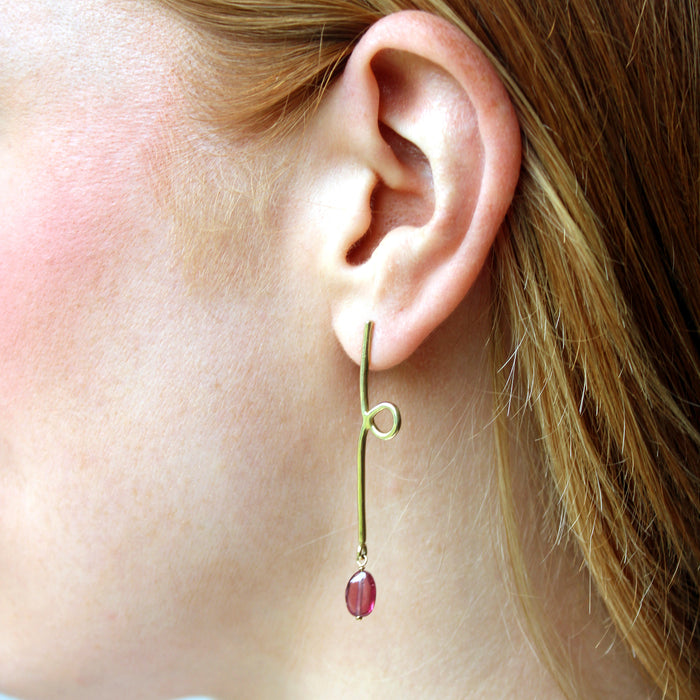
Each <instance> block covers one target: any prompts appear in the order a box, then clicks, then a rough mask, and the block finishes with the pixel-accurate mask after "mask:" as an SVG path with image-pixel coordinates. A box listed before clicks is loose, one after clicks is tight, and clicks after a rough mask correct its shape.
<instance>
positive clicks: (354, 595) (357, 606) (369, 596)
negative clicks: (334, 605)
mask: <svg viewBox="0 0 700 700" xmlns="http://www.w3.org/2000/svg"><path fill="white" fill-rule="evenodd" d="M376 600H377V586H376V584H375V583H374V578H373V577H372V574H370V573H369V572H368V571H364V569H360V571H358V572H356V573H355V574H353V576H352V578H351V579H350V580H349V581H348V585H347V586H346V588H345V603H346V605H347V606H348V610H349V611H350V614H351V615H354V616H355V617H356V618H357V619H358V620H361V619H362V618H363V617H365V616H366V615H369V614H370V613H371V612H372V610H374V603H375V601H376Z"/></svg>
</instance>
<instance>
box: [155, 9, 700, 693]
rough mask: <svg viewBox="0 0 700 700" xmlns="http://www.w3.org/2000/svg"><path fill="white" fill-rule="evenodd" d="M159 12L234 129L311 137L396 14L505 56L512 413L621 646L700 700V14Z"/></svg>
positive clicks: (498, 281)
mask: <svg viewBox="0 0 700 700" xmlns="http://www.w3.org/2000/svg"><path fill="white" fill-rule="evenodd" d="M163 2H164V3H165V4H166V5H168V6H170V7H172V8H173V9H175V10H177V11H178V12H179V13H180V14H181V15H183V16H185V17H187V18H188V19H189V20H190V21H191V26H192V27H193V28H195V31H197V32H199V33H200V34H201V36H202V41H201V42H200V43H201V47H200V48H201V51H202V54H201V55H200V60H201V62H202V65H207V66H208V70H209V71H211V72H213V73H214V77H213V78H212V79H211V80H209V81H207V82H206V84H205V85H204V86H203V87H202V86H201V84H200V88H199V91H200V93H201V94H200V95H199V97H200V99H201V100H202V103H203V104H207V105H208V109H209V116H210V117H211V118H212V119H215V120H216V121H217V122H218V123H219V124H220V125H221V126H223V127H226V125H229V124H231V125H233V124H235V125H236V127H237V128H240V127H241V125H249V126H250V128H251V129H252V130H255V131H259V130H261V129H268V130H269V131H270V133H279V132H285V131H288V130H291V129H293V128H294V127H295V126H297V125H298V124H299V123H300V122H302V121H303V120H304V119H305V117H306V115H307V114H308V113H309V110H310V109H312V108H313V106H314V105H315V104H316V103H317V102H318V100H319V99H320V96H321V95H322V94H323V90H324V88H325V87H326V86H327V85H328V84H329V82H330V81H331V80H332V79H333V77H334V76H335V75H336V74H337V73H338V72H339V71H340V70H341V68H342V65H343V61H344V59H345V58H346V57H347V56H348V54H349V52H350V51H351V50H352V47H353V45H354V42H355V41H356V40H357V39H358V38H359V37H360V36H361V34H362V33H363V31H364V30H365V29H366V28H367V27H368V26H369V25H370V24H371V23H373V22H374V21H376V20H377V19H379V18H380V17H382V16H384V15H387V14H389V13H391V12H395V11H398V10H403V9H409V8H411V9H421V10H426V11H429V12H432V13H434V14H437V15H440V16H442V17H444V18H446V19H448V20H450V21H452V22H453V23H454V24H455V25H457V26H458V27H460V28H461V29H462V30H463V31H464V32H465V33H466V34H467V35H468V36H470V37H471V38H472V39H473V40H474V41H476V42H477V43H478V44H479V46H481V48H482V49H483V50H484V51H485V52H486V54H487V55H488V56H489V57H490V58H491V60H492V62H493V64H494V65H495V66H496V68H497V70H498V71H499V74H500V75H501V77H502V79H503V82H504V83H505V85H506V87H507V89H508V91H509V93H510V96H511V98H512V100H513V103H514V105H515V107H516V110H517V112H518V116H519V119H520V123H521V126H522V133H523V166H522V174H521V180H520V185H519V189H518V191H517V193H516V197H515V201H514V202H513V205H512V208H511V211H510V213H509V215H508V218H507V220H506V222H505V224H504V232H503V235H502V236H500V237H499V240H498V243H497V246H496V249H495V251H494V256H493V272H494V279H495V292H494V296H495V308H494V347H495V350H494V362H495V366H496V368H497V373H496V375H497V380H498V382H499V384H500V391H499V405H498V410H499V412H501V413H500V415H503V413H504V412H505V411H506V410H508V411H510V413H511V414H513V413H517V412H522V413H523V414H528V415H530V416H532V418H533V421H534V426H535V431H536V437H537V442H538V445H539V446H540V450H541V457H542V460H543V463H544V465H545V469H546V475H547V481H548V484H549V487H550V488H551V490H552V492H553V494H554V497H553V502H555V503H556V504H557V508H558V509H559V510H558V515H559V516H560V518H561V522H562V523H563V527H562V530H561V532H563V533H565V534H566V535H567V536H570V537H571V538H572V539H573V541H574V542H575V543H577V546H578V548H579V550H580V553H581V556H582V558H583V560H584V561H585V564H586V566H587V568H588V571H589V572H590V575H591V577H592V579H593V580H594V581H595V584H596V585H597V589H598V592H599V594H600V596H601V598H602V600H603V601H604V603H605V605H606V607H607V610H608V613H609V615H610V618H611V620H612V621H613V622H614V624H615V626H616V628H617V631H618V633H619V635H620V637H621V638H622V639H623V640H625V642H626V643H627V645H628V646H629V648H630V649H631V650H632V652H633V653H634V655H635V656H636V658H637V659H638V661H639V663H640V664H641V665H642V666H643V667H644V669H646V671H647V673H648V674H649V676H650V677H651V679H652V680H653V681H654V682H655V683H656V684H657V686H658V687H659V688H660V689H661V690H662V691H663V692H664V694H665V696H668V697H678V698H688V699H690V698H697V697H700V672H699V671H698V666H697V660H698V659H700V625H699V624H698V617H699V615H700V600H699V591H700V570H699V567H700V473H699V466H700V434H699V426H700V360H699V355H700V339H699V337H698V333H699V329H700V323H699V320H700V282H699V275H698V272H699V270H700V264H699V262H700V261H699V260H698V256H699V251H700V246H699V245H698V243H699V241H698V233H699V231H700V226H699V223H700V222H699V218H700V172H699V164H700V130H699V129H698V124H700V114H699V112H700V107H699V102H700V100H699V95H698V90H699V81H698V77H699V76H698V72H699V70H700V61H698V58H697V57H698V54H699V53H700V21H698V6H697V2H696V1H695V0H673V2H671V0H627V1H626V2H621V3H605V4H604V5H603V3H600V2H599V0H569V2H566V3H543V2H538V1H537V0H471V1H470V2H462V1H460V0H416V2H408V1H406V2H403V1H401V0H369V1H367V2H361V1H359V0H357V1H355V0H291V1H289V2H279V3H276V2H264V1H257V0H250V1H249V2H235V3H234V2H228V1H226V0H199V1H198V0H163ZM232 76H235V79H234V78H233V77H232ZM232 85H233V86H235V89H231V88H230V86H232ZM502 428H503V426H502ZM501 437H502V438H503V437H504V436H503V435H502V436H501ZM500 444H501V445H503V444H505V440H503V439H502V440H501V441H500ZM500 461H501V470H502V471H501V476H502V479H501V483H502V492H503V496H504V499H503V500H504V513H505V514H506V523H507V524H508V523H511V526H510V537H509V542H510V547H511V556H512V561H513V564H514V568H515V569H516V579H517V580H518V581H519V584H520V585H521V586H522V587H526V586H527V585H528V583H527V577H526V575H525V573H524V572H523V571H522V565H521V564H520V563H518V562H520V557H519V554H518V547H519V544H518V541H517V537H516V536H515V533H514V528H513V527H512V522H513V508H512V499H511V496H510V495H509V479H508V469H507V463H508V460H507V457H506V455H505V452H503V453H502V459H501V460H500ZM535 626H536V622H535ZM548 660H549V662H550V663H551V664H552V665H553V666H557V662H556V659H555V658H554V656H551V657H548ZM562 683H563V686H564V687H568V688H569V691H568V692H569V693H570V694H573V692H574V691H573V690H571V686H570V685H568V684H567V683H566V682H565V681H562Z"/></svg>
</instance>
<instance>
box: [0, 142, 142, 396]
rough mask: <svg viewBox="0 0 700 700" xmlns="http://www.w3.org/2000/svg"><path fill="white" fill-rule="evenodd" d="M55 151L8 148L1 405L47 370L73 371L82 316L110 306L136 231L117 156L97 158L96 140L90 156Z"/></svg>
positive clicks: (2, 178)
mask: <svg viewBox="0 0 700 700" xmlns="http://www.w3.org/2000/svg"><path fill="white" fill-rule="evenodd" d="M47 140H48V139H47ZM52 146H53V143H51V142H49V143H45V142H44V141H42V140H40V141H39V143H37V144H36V145H35V146H34V147H33V148H30V149H24V150H23V154H22V155H23V157H21V158H20V157H13V153H12V151H9V153H8V152H5V153H3V155H4V156H5V158H4V162H2V163H1V167H0V211H2V212H3V213H4V215H3V221H2V224H1V228H0V387H1V391H0V396H2V397H3V398H0V401H2V402H4V401H12V402H15V401H18V400H21V398H22V393H23V392H25V391H29V390H30V389H31V384H32V382H34V381H39V380H41V381H42V382H46V380H47V379H48V377H47V376H46V374H45V373H46V372H50V373H52V374H55V373H57V372H58V373H65V372H68V373H70V372H71V371H72V369H73V368H72V366H71V365H72V362H73V358H75V357H76V354H77V353H76V344H79V343H80V341H81V329H82V325H83V323H82V321H83V319H84V316H85V312H86V310H87V308H88V307H90V306H93V307H94V306H95V305H96V304H100V303H104V302H105V300H104V299H103V298H102V297H103V296H104V291H103V290H104V288H105V283H106V281H107V279H106V278H108V277H109V275H110V272H111V271H112V270H114V267H115V265H116V264H118V262H119V260H120V259H121V258H123V254H122V252H123V251H124V250H125V249H126V248H127V247H128V244H129V235H130V233H129V232H130V231H133V230H134V228H135V222H134V221H131V220H130V216H131V215H132V212H131V209H133V208H134V205H133V201H132V200H133V199H134V197H133V195H130V193H129V192H128V191H127V190H126V188H125V186H124V185H123V184H121V183H123V182H125V181H128V177H124V174H123V173H124V171H126V172H128V168H125V167H121V168H120V167H119V166H120V163H119V161H120V160H121V159H120V158H119V157H118V156H119V153H118V152H117V153H114V152H113V151H114V149H111V150H112V152H110V149H107V148H103V149H102V150H100V149H99V148H98V149H97V151H96V152H95V146H94V141H93V142H92V149H93V152H91V153H90V152H89V150H88V149H89V148H90V146H91V141H90V139H89V138H84V139H82V140H81V141H80V142H75V141H71V140H70V139H67V145H64V146H63V147H62V148H59V147H57V146H56V147H53V148H52ZM8 150H9V149H8ZM88 153H89V155H87V154H88ZM121 165H122V166H124V165H125V164H121ZM120 172H121V173H122V175H121V179H120Z"/></svg>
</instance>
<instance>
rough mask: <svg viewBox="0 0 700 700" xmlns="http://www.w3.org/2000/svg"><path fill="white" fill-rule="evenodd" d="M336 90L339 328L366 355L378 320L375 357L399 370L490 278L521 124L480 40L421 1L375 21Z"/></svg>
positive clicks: (326, 245) (326, 255) (329, 236)
mask: <svg viewBox="0 0 700 700" xmlns="http://www.w3.org/2000/svg"><path fill="white" fill-rule="evenodd" d="M326 100H327V102H328V104H327V105H325V107H324V112H323V116H322V117H320V118H322V119H323V120H324V125H325V132H324V138H325V139H326V142H327V143H328V144H330V147H332V150H333V153H334V158H335V165H334V167H333V168H329V173H328V181H329V183H330V184H329V186H328V187H327V188H325V192H326V197H328V196H330V198H331V201H330V202H327V204H330V206H331V207H332V208H334V209H335V211H337V212H344V213H345V216H344V217H338V216H336V217H333V216H331V217H330V219H329V222H328V223H329V227H327V228H326V230H325V232H324V238H323V243H322V252H321V259H322V274H323V276H324V277H325V282H326V289H327V290H328V295H329V301H330V307H331V314H332V321H333V328H334V330H335V333H336V335H337V337H338V340H339V341H340V343H341V345H342V346H343V348H344V349H345V351H346V352H347V354H348V355H349V356H350V357H351V358H352V359H354V360H355V361H356V362H359V359H360V350H361V344H362V343H361V339H362V332H363V328H364V325H365V323H366V322H367V321H369V320H372V321H374V323H375V332H374V338H373V342H372V366H373V367H374V368H377V369H381V368H388V367H391V366H393V365H396V364H398V363H400V362H402V361H403V360H405V359H406V358H408V357H409V356H410V355H411V354H412V353H413V351H414V350H415V349H416V348H417V347H418V346H419V345H420V344H421V343H422V342H423V340H425V338H426V337H427V336H428V335H429V334H430V333H431V332H432V331H433V330H434V329H435V328H436V327H437V326H438V325H439V324H440V323H442V321H444V320H445V319H446V318H447V317H448V316H449V315H450V313H452V311H453V310H454V309H455V308H456V307H457V305H458V304H459V303H460V301H461V300H462V299H463V298H464V297H465V295H466V294H467V292H468V291H469V289H470V287H471V286H472V285H473V283H474V282H475V281H476V279H477V277H478V276H479V273H480V271H481V269H482V267H483V266H484V264H485V262H486V260H487V258H488V254H489V251H490V248H491V245H492V243H493V241H494V238H495V237H496V235H497V233H498V230H499V228H500V225H501V223H502V221H503V219H504V217H505V214H506V211H507V210H508V207H509V205H510V202H511V200H512V198H513V193H514V190H515V187H516V184H517V180H518V174H519V170H520V155H521V146H520V131H519V125H518V122H517V118H516V116H515V112H514V109H513V107H512V104H511V101H510V99H509V97H508V94H507V93H506V90H505V88H504V87H503V84H502V83H501V80H500V78H499V77H498V74H497V73H496V71H495V70H494V68H493V67H492V65H491V64H490V63H489V61H488V59H487V58H486V56H485V55H484V54H483V52H482V51H481V50H480V49H479V48H478V47H477V45H476V44H475V43H474V42H473V41H471V40H470V39H469V38H468V37H467V36H466V35H465V34H464V33H463V32H461V31H459V30H458V29H457V28H455V27H454V26H453V25H451V24H450V23H448V22H447V21H445V20H442V19H440V18H438V17H435V16H433V15H430V14H427V13H423V12H417V11H406V12H399V13H396V14H392V15H389V16H387V17H385V18H383V19H381V20H379V21H378V22H377V23H375V24H374V25H372V27H370V28H369V30H368V31H367V32H366V33H365V34H364V36H363V37H362V39H361V40H360V41H359V42H358V44H357V45H356V47H355V48H354V50H353V52H352V54H351V56H350V57H349V59H348V62H347V65H346V67H345V70H344V72H343V74H342V75H341V76H340V78H339V79H338V82H337V84H336V85H335V86H334V88H333V90H332V91H331V92H330V93H329V95H328V96H327V98H326ZM329 193H330V195H329ZM331 227H332V228H331Z"/></svg>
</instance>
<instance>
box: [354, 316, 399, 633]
mask: <svg viewBox="0 0 700 700" xmlns="http://www.w3.org/2000/svg"><path fill="white" fill-rule="evenodd" d="M373 326H374V324H373V323H372V321H368V322H367V324H366V325H365V334H364V339H363V341H362V358H361V361H360V408H361V410H362V427H361V428H360V437H359V439H358V441H357V528H358V536H357V541H358V544H357V566H358V567H359V569H358V570H357V571H356V572H355V573H354V574H353V575H352V577H351V578H350V580H349V581H348V585H347V586H346V588H345V603H346V605H347V606H348V610H349V612H350V614H351V615H354V616H355V618H356V619H358V620H361V619H362V618H363V617H366V616H367V615H369V614H370V613H371V612H372V610H374V603H375V601H376V599H377V586H376V584H375V583H374V577H373V576H372V574H370V573H369V571H365V566H366V565H367V543H366V527H365V446H366V444H367V433H368V432H369V431H371V432H372V434H373V435H375V436H376V437H378V438H379V439H380V440H391V438H393V437H394V435H396V433H398V432H399V429H400V428H401V414H400V413H399V409H398V408H397V407H396V406H394V404H393V403H389V402H387V401H385V402H383V403H380V404H378V405H376V406H375V407H374V408H372V409H371V410H370V409H369V408H368V405H369V400H368V398H367V373H368V370H369V364H370V351H371V345H372V328H373ZM382 411H389V413H390V414H391V417H392V421H393V423H392V426H391V428H390V429H389V430H387V431H386V432H383V431H381V430H379V428H377V426H376V424H375V422H374V419H375V417H376V416H377V415H378V414H379V413H381V412H382Z"/></svg>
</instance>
